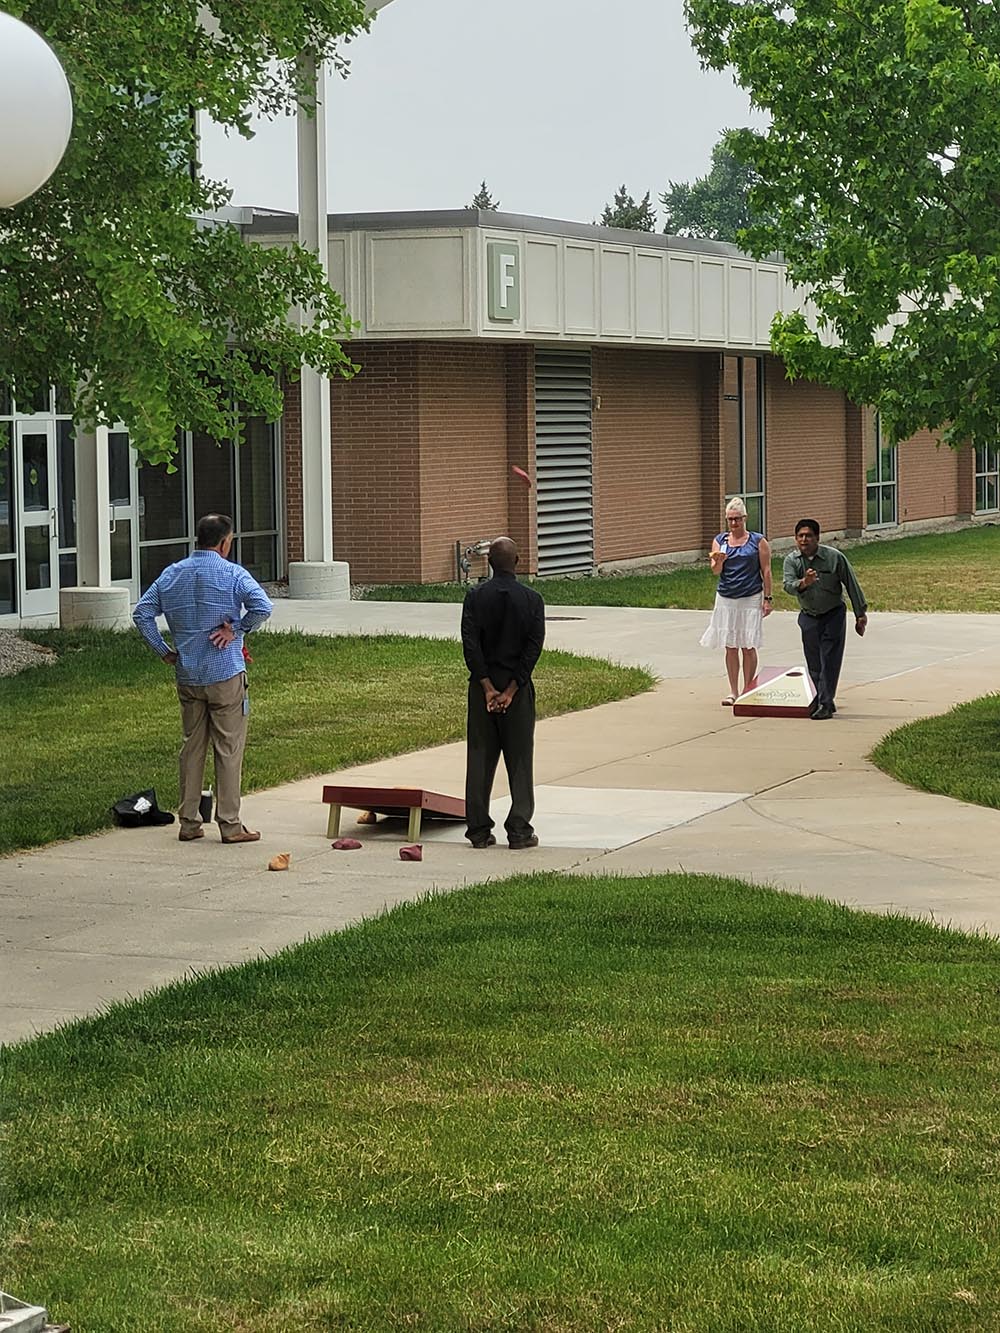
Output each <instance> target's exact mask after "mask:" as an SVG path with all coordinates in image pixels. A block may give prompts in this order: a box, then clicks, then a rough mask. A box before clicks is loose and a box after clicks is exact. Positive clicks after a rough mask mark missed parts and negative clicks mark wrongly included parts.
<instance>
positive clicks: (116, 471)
mask: <svg viewBox="0 0 1000 1333" xmlns="http://www.w3.org/2000/svg"><path fill="white" fill-rule="evenodd" d="M137 490H138V471H137V469H136V466H135V462H134V461H133V457H132V450H131V448H130V447H129V438H128V432H127V431H124V430H112V431H108V499H109V500H110V501H111V582H112V583H114V584H116V585H117V586H118V587H120V588H128V591H129V600H130V601H132V602H137V601H138V600H139V590H138V581H137V579H136V574H137V573H138V570H137V568H136V565H137V562H136V556H135V553H136V550H137V548H138V532H137V517H138V505H137V502H136V492H137Z"/></svg>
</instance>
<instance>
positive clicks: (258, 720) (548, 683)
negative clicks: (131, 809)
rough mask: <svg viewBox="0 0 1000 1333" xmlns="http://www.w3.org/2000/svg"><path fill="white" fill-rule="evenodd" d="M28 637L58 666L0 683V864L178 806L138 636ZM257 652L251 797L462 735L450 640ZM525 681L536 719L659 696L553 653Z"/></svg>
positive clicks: (613, 671) (165, 733)
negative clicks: (120, 810)
mask: <svg viewBox="0 0 1000 1333" xmlns="http://www.w3.org/2000/svg"><path fill="white" fill-rule="evenodd" d="M31 638H32V639H34V640H36V641H38V642H40V643H44V644H48V645H50V646H51V647H53V648H55V649H56V650H57V651H58V653H59V660H58V662H57V663H56V664H55V665H54V666H51V667H35V668H31V669H30V670H28V671H24V672H21V673H20V674H19V675H17V676H11V677H6V678H4V679H0V736H2V737H3V746H4V758H5V761H4V764H3V766H2V768H0V853H3V852H9V851H12V850H14V849H16V848H23V847H35V846H39V845H41V844H43V843H47V842H51V841H53V840H55V839H58V838H69V837H76V836H79V835H81V834H85V833H93V832H94V831H95V830H96V829H100V828H105V827H107V826H108V825H109V824H110V823H111V816H110V814H109V807H110V806H111V805H112V803H113V802H114V801H116V800H117V799H119V797H122V796H125V795H128V794H129V793H130V792H134V791H138V790H142V789H143V788H145V787H155V788H156V792H157V797H158V800H159V802H160V804H161V806H163V808H164V809H173V808H175V806H176V802H177V781H178V780H177V751H178V749H179V745H180V712H179V708H178V704H177V693H176V690H175V689H174V686H173V672H172V671H171V670H169V669H168V668H166V667H164V666H163V664H162V663H161V662H160V661H159V659H158V658H156V657H155V656H154V655H153V654H152V653H151V652H150V651H149V649H148V648H147V647H146V645H145V644H144V643H143V642H142V640H141V639H140V638H139V636H138V634H132V633H126V634H114V633H111V632H107V631H106V632H103V633H102V632H99V631H88V632H72V631H59V630H51V631H32V632H31ZM253 652H254V658H255V661H254V664H253V666H252V668H251V691H250V693H251V699H252V704H251V708H252V712H251V719H250V739H249V743H248V746H247V752H246V759H245V761H244V768H243V772H244V790H245V791H256V790H260V789H261V788H265V787H273V786H275V785H276V784H278V783H281V782H289V781H292V780H293V779H295V778H302V777H306V776H308V775H309V774H312V773H327V772H331V771H333V770H335V769H340V768H344V767H347V766H349V765H351V764H358V763H362V762H364V761H366V760H369V759H376V758H380V757H382V756H385V755H391V754H399V753H401V752H403V751H406V750H416V749H422V748H424V747H425V746H429V745H437V744H439V743H441V742H444V741H452V740H457V739H459V738H460V737H462V736H463V735H464V734H465V697H466V689H467V679H468V677H467V675H466V672H465V668H464V664H463V662H462V655H461V649H460V647H459V645H458V644H456V643H452V642H449V641H447V640H440V639H414V638H407V637H405V636H380V637H344V638H329V637H323V636H319V635H312V636H310V635H304V634H298V633H283V634H277V633H275V634H271V633H268V634H266V635H260V636H259V637H255V638H254V640H253ZM535 680H536V682H537V686H538V705H539V713H540V714H541V715H542V716H547V715H550V714H553V713H562V712H568V711H570V710H572V709H578V708H589V707H591V706H592V705H594V704H600V703H606V702H607V701H608V700H611V699H622V698H625V697H626V696H628V695H631V694H637V693H639V692H640V691H642V690H645V689H648V688H649V687H650V686H651V685H652V683H653V682H652V678H651V677H650V676H649V675H648V674H647V673H646V672H644V671H641V670H638V669H636V668H633V667H621V666H613V665H611V664H610V663H607V662H601V661H597V660H595V659H592V658H582V657H575V656H573V655H572V654H570V653H562V652H555V651H546V652H545V654H544V655H543V657H542V660H541V663H540V664H539V667H538V670H537V672H536V675H535ZM210 767H211V766H210Z"/></svg>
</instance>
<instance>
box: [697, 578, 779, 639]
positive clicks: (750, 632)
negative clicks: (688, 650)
mask: <svg viewBox="0 0 1000 1333" xmlns="http://www.w3.org/2000/svg"><path fill="white" fill-rule="evenodd" d="M763 626H764V615H763V606H762V602H761V595H760V593H759V592H757V593H754V594H753V596H752V597H720V596H719V594H718V593H716V594H715V606H714V607H713V608H712V619H711V620H710V621H709V622H708V629H707V630H706V631H705V633H704V634H703V635H702V636H701V646H702V647H703V648H759V647H760V645H761V641H762V639H763Z"/></svg>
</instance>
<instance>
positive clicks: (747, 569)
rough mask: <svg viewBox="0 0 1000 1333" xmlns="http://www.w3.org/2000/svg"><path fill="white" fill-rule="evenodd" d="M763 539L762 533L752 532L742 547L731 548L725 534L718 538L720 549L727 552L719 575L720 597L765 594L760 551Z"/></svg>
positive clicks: (722, 533) (721, 533)
mask: <svg viewBox="0 0 1000 1333" xmlns="http://www.w3.org/2000/svg"><path fill="white" fill-rule="evenodd" d="M763 538H764V534H763V533H762V532H751V533H750V536H749V537H748V538H747V540H746V541H745V542H744V543H743V545H742V546H730V545H729V543H728V541H727V538H726V534H725V533H724V532H720V533H719V535H718V537H716V539H715V540H716V541H717V542H718V543H719V548H720V549H721V550H723V551H726V552H727V555H726V563H725V564H724V565H723V566H722V573H721V574H720V575H719V596H720V597H752V596H753V595H754V593H757V592H763V590H764V576H763V574H761V572H760V553H759V551H758V547H759V546H760V544H761V541H762V540H763Z"/></svg>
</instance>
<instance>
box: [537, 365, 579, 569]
mask: <svg viewBox="0 0 1000 1333" xmlns="http://www.w3.org/2000/svg"><path fill="white" fill-rule="evenodd" d="M591 424H592V418H591V388H590V348H589V347H588V348H586V349H581V350H575V349H574V350H570V349H568V348H567V349H563V348H548V347H536V348H535V468H536V474H535V475H536V487H537V489H536V496H537V505H538V572H539V574H580V573H590V572H591V571H592V570H593V568H594V465H593V455H592V437H591Z"/></svg>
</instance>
